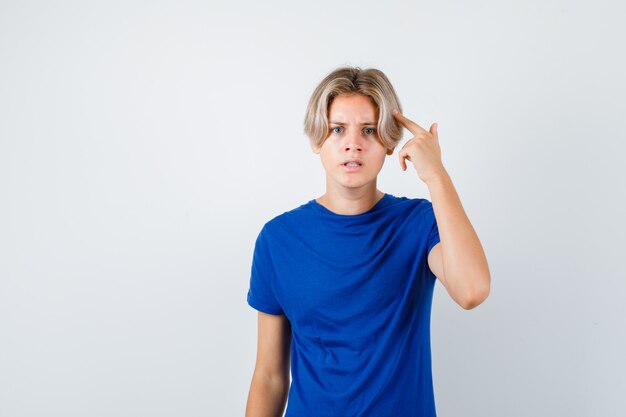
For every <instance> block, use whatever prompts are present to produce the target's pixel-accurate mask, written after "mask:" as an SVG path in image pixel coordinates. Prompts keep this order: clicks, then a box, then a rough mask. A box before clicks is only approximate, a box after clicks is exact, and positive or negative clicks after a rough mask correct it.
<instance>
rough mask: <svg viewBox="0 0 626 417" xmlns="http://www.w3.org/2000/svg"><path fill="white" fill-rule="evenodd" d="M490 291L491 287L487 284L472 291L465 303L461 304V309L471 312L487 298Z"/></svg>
mask: <svg viewBox="0 0 626 417" xmlns="http://www.w3.org/2000/svg"><path fill="white" fill-rule="evenodd" d="M490 291H491V285H490V284H489V283H488V284H486V285H485V286H484V287H482V288H480V289H479V290H476V291H474V292H473V293H472V294H471V295H470V296H469V297H467V298H466V300H465V302H463V303H462V304H461V307H463V309H465V310H471V309H473V308H476V307H478V306H479V305H481V304H482V303H483V302H484V301H485V300H486V299H487V297H489V293H490Z"/></svg>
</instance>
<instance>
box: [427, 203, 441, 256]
mask: <svg viewBox="0 0 626 417" xmlns="http://www.w3.org/2000/svg"><path fill="white" fill-rule="evenodd" d="M428 214H429V217H431V222H432V227H431V228H430V232H429V233H428V253H430V250H431V249H432V248H433V247H434V246H435V245H436V244H437V243H439V228H438V227H437V219H436V218H435V212H434V211H433V206H432V203H429V209H428Z"/></svg>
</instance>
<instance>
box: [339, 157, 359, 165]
mask: <svg viewBox="0 0 626 417" xmlns="http://www.w3.org/2000/svg"><path fill="white" fill-rule="evenodd" d="M348 162H356V163H357V164H359V165H363V160H361V159H359V158H351V159H346V160H345V161H343V162H342V163H341V165H345V164H347V163H348Z"/></svg>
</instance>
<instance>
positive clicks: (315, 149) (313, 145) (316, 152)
mask: <svg viewBox="0 0 626 417" xmlns="http://www.w3.org/2000/svg"><path fill="white" fill-rule="evenodd" d="M309 145H311V150H312V151H313V153H315V154H318V153H320V150H321V149H320V148H319V147H318V146H317V145H316V144H315V143H313V141H312V140H310V139H309Z"/></svg>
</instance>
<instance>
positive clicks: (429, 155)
mask: <svg viewBox="0 0 626 417" xmlns="http://www.w3.org/2000/svg"><path fill="white" fill-rule="evenodd" d="M393 115H394V117H395V118H396V120H397V121H398V122H400V123H401V124H402V125H403V126H404V127H406V128H407V129H408V130H409V132H411V133H412V134H413V137H412V138H411V139H409V141H408V142H407V143H405V144H404V146H403V147H402V149H400V152H399V153H398V156H399V158H400V166H401V167H402V170H403V171H406V161H405V159H408V160H409V161H411V162H412V163H413V166H414V167H415V171H417V175H418V176H419V177H420V179H421V180H422V181H424V182H426V183H428V181H430V180H431V179H433V178H435V177H437V176H438V175H439V174H441V173H442V172H444V171H445V169H444V167H443V163H442V162H441V148H440V147H439V136H438V134H437V127H438V126H437V123H433V124H432V125H431V126H430V131H427V130H426V129H424V128H423V127H421V126H420V125H418V124H417V123H415V122H414V121H412V120H409V119H407V118H406V117H404V116H403V115H402V114H401V113H400V112H398V111H397V110H394V111H393Z"/></svg>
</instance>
